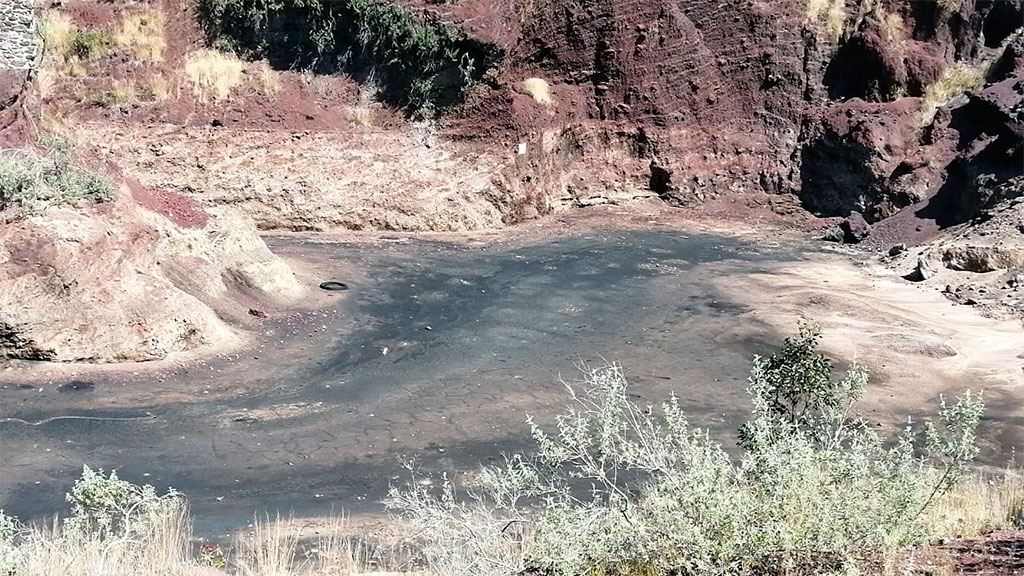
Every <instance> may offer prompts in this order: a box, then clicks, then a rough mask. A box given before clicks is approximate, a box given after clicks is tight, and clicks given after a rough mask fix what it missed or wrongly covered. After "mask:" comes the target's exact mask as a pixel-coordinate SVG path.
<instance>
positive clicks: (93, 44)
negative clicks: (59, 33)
mask: <svg viewBox="0 0 1024 576" xmlns="http://www.w3.org/2000/svg"><path fill="white" fill-rule="evenodd" d="M112 44H113V39H112V38H111V36H110V34H109V33H108V32H106V31H104V30H94V29H87V30H81V29H80V30H76V31H75V34H74V36H72V38H71V47H70V51H71V55H73V56H75V57H76V58H78V59H79V60H90V59H92V58H99V57H101V56H104V55H106V54H107V53H108V52H109V51H110V47H111V45H112Z"/></svg>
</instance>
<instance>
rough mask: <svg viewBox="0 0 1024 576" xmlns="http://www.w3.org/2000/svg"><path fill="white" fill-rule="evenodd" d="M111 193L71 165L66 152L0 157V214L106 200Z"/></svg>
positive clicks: (93, 176)
mask: <svg viewBox="0 0 1024 576" xmlns="http://www.w3.org/2000/svg"><path fill="white" fill-rule="evenodd" d="M112 197H113V190H112V188H111V186H110V183H109V182H108V181H107V179H106V178H104V177H103V176H101V175H99V174H96V173H94V172H90V171H88V170H84V169H81V168H77V167H75V166H73V165H72V163H71V157H70V155H69V154H68V153H66V151H62V150H55V151H54V152H53V153H51V154H50V155H49V156H40V155H38V154H35V153H34V152H30V151H27V150H21V151H14V152H7V153H3V154H0V210H3V209H5V208H7V207H9V206H16V207H18V208H19V209H20V211H21V213H22V215H30V214H36V213H39V212H41V211H43V210H45V209H46V208H47V207H49V206H58V205H62V204H72V205H79V204H85V203H98V202H105V201H107V200H110V199H111V198H112Z"/></svg>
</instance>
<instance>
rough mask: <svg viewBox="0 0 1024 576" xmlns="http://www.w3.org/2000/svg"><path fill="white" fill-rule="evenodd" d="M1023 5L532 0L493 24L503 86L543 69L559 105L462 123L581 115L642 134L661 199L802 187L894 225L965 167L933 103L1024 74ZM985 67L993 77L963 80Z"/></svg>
mask: <svg viewBox="0 0 1024 576" xmlns="http://www.w3.org/2000/svg"><path fill="white" fill-rule="evenodd" d="M484 4H485V3H483V2H478V3H473V2H468V3H464V4H463V5H462V6H461V7H460V8H459V9H458V10H453V11H452V14H453V15H454V16H456V17H462V18H465V19H466V21H467V22H470V21H473V19H474V16H475V15H477V14H482V13H490V12H493V11H494V10H500V8H496V7H494V6H493V5H492V4H491V3H486V6H485V5H484ZM474 5H475V6H476V8H474V7H473V6H474ZM816 5H821V6H817V7H816ZM1022 5H1024V3H1022V2H1021V1H1020V0H999V1H992V0H966V1H964V2H959V3H955V4H950V3H936V2H911V3H907V2H899V1H895V0H892V1H888V0H883V1H878V2H866V1H854V0H849V1H847V2H841V1H840V2H807V1H805V0H793V1H777V2H764V1H760V2H759V1H747V2H732V3H720V2H711V1H704V0H612V1H608V2H596V1H585V0H580V1H572V2H570V1H566V0H542V1H533V2H520V3H519V4H517V5H515V6H513V7H507V8H505V10H507V11H509V12H510V13H512V14H513V16H514V17H504V18H498V19H497V20H498V21H501V22H515V23H516V24H515V25H507V26H506V27H505V28H504V31H505V35H504V37H503V36H502V35H501V34H497V33H495V32H494V30H495V27H494V26H491V27H489V28H487V30H488V38H490V39H491V41H495V42H498V43H500V44H502V46H503V47H504V48H505V49H506V50H507V57H506V59H505V60H504V61H503V62H502V63H501V65H500V68H499V70H498V71H496V72H495V73H494V74H493V78H495V79H497V80H496V81H497V84H498V85H499V86H514V85H515V84H516V83H517V82H520V81H521V80H522V79H524V78H527V77H532V76H536V77H540V78H543V79H545V80H546V81H547V82H548V83H550V85H551V103H549V104H548V105H546V106H544V107H539V106H538V105H537V104H536V102H534V101H532V100H531V98H530V96H529V95H528V94H523V93H517V92H516V91H515V90H493V91H491V92H489V93H487V94H486V95H484V96H481V97H478V98H477V99H476V100H471V101H470V103H469V104H468V105H467V107H466V109H465V111H464V114H463V116H464V118H465V122H466V124H469V125H471V126H473V127H479V126H481V125H484V126H488V127H494V128H497V129H499V130H505V131H508V132H509V133H511V134H513V135H515V136H517V137H520V138H525V137H528V136H529V135H530V134H532V133H536V132H538V131H541V130H544V129H548V130H551V129H558V128H559V127H561V126H565V125H566V124H569V123H573V122H589V123H597V124H599V125H601V126H603V127H604V128H605V129H606V130H609V131H612V132H616V133H618V134H620V135H626V136H629V135H632V137H633V138H634V141H633V143H632V144H633V145H632V146H631V151H632V152H633V153H634V156H635V162H634V163H633V164H632V165H630V166H627V167H625V169H624V172H625V173H626V175H627V176H629V177H633V178H636V179H638V180H639V179H642V178H643V177H644V172H645V171H646V170H650V182H651V185H652V188H653V189H654V191H655V192H657V193H659V194H660V195H661V196H662V197H663V198H664V199H666V200H668V201H670V202H672V203H674V204H689V203H695V202H700V201H703V200H706V199H707V198H709V197H713V196H716V195H724V194H737V193H742V192H744V191H758V192H767V193H770V194H774V193H780V192H786V193H795V194H797V195H798V196H799V198H800V200H801V202H802V204H803V206H804V207H805V208H806V209H808V210H810V211H812V212H813V213H815V214H818V215H821V216H845V215H846V214H848V213H849V212H850V211H851V210H858V211H861V212H863V213H864V214H865V215H866V217H867V218H868V219H869V220H871V221H877V220H881V219H883V218H886V217H888V216H890V215H892V214H894V213H896V212H897V211H899V210H900V209H902V208H905V207H907V206H910V205H913V204H915V203H917V202H920V201H922V200H924V199H927V198H930V197H931V196H933V195H935V194H936V193H937V192H938V191H939V189H940V188H941V187H942V186H943V184H944V183H945V182H946V181H947V180H949V179H951V178H954V177H957V176H956V175H955V174H953V173H947V172H946V166H947V165H948V164H949V163H950V162H952V161H953V159H954V158H955V157H957V155H958V154H959V153H960V152H962V151H963V150H964V149H965V144H964V143H963V142H961V141H960V140H963V138H960V137H958V136H957V133H958V130H957V129H956V127H954V126H951V125H950V121H951V118H950V114H949V113H948V112H941V113H940V114H939V115H938V116H936V118H935V120H934V122H933V121H932V119H931V117H930V116H931V112H932V110H933V109H934V108H935V107H936V106H944V105H946V104H947V103H946V99H948V97H949V96H952V95H955V94H957V93H958V92H963V91H964V90H968V91H970V90H974V89H977V88H979V87H980V86H981V85H982V84H983V83H984V82H986V81H988V82H1000V81H1002V80H1004V79H1010V78H1018V77H1019V75H1016V73H1014V72H1007V71H1006V70H1003V71H1001V72H1000V71H998V70H996V68H995V66H994V64H993V63H994V62H995V61H996V60H997V59H998V58H999V57H1000V54H1001V53H1002V52H1003V50H1004V47H1005V45H1006V44H1007V43H1008V42H1010V41H1012V38H1013V37H1014V35H1015V34H1019V31H1018V28H1019V27H1020V26H1021V25H1022V24H1024V9H1022ZM499 28H500V27H499ZM501 38H504V40H501ZM1004 68H1005V66H1004ZM975 76H976V77H977V80H978V83H977V85H958V83H959V84H963V83H967V82H971V81H973V80H974V79H975ZM1007 81H1008V82H1009V81H1010V80H1007ZM1011 83H1012V82H1011ZM1007 90H1009V91H1012V90H1013V89H1012V86H1009V87H1008V88H1005V89H1003V92H1006V91H1007ZM977 98H980V96H978V97H975V100H976V99H977ZM1001 101H1004V102H1005V98H1003V100H1001ZM960 103H962V102H959V101H954V102H953V103H952V104H951V105H950V106H949V107H950V108H955V107H956V106H957V105H958V104H960ZM1004 108H1005V107H1004ZM967 114H975V113H974V112H968V113H967ZM957 115H958V114H956V113H954V114H953V116H957ZM961 115H962V114H961ZM1004 116H1005V115H1004ZM454 124H455V126H456V130H458V126H459V123H458V122H455V123H454ZM477 133H479V131H477ZM486 133H487V134H492V133H493V132H491V131H487V132H486ZM461 134H463V135H470V136H471V135H472V134H473V130H470V129H465V130H462V131H461ZM970 139H971V138H970V137H967V140H970ZM1004 140H1005V139H1004ZM623 141H624V142H627V143H629V138H625V139H623ZM585 146H586V144H584V147H585ZM1001 146H1003V147H1004V148H1006V147H1007V146H1009V147H1010V148H1015V146H1016V145H1015V144H1013V143H1010V144H1006V142H1004V143H1003V144H1001ZM1011 156H1012V155H1011ZM1011 160H1012V158H1011ZM1000 162H1002V164H1001V165H1002V166H1003V167H1004V168H1003V169H1001V170H1003V171H1004V172H1005V171H1006V170H1009V169H1010V166H1011V164H1008V163H1006V162H1005V161H1003V160H1000ZM970 178H974V176H970ZM971 186H974V185H973V184H972V185H971Z"/></svg>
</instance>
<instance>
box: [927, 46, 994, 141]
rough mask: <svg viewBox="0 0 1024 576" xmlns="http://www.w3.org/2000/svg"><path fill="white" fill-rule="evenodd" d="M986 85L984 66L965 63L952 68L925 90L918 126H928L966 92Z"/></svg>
mask: <svg viewBox="0 0 1024 576" xmlns="http://www.w3.org/2000/svg"><path fill="white" fill-rule="evenodd" d="M984 83H985V74H984V66H972V65H970V64H967V63H964V62H959V63H957V64H954V65H953V66H950V67H949V68H947V69H946V71H945V72H944V73H943V74H942V76H941V77H940V78H939V79H938V80H936V81H935V82H933V83H932V84H931V85H930V86H928V87H927V88H925V90H924V96H923V97H922V99H921V112H920V119H919V120H918V125H920V126H926V125H928V124H929V123H931V121H932V118H934V117H935V112H936V111H938V109H939V108H941V107H942V106H945V105H946V104H947V103H949V101H951V100H953V99H954V98H956V97H957V96H960V95H962V94H964V93H965V92H968V91H970V90H976V89H978V88H980V87H981V86H982V85H983V84H984Z"/></svg>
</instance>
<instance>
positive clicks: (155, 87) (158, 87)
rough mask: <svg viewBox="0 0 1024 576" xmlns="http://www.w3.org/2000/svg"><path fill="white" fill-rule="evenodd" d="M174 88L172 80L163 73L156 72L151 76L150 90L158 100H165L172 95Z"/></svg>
mask: <svg viewBox="0 0 1024 576" xmlns="http://www.w3.org/2000/svg"><path fill="white" fill-rule="evenodd" d="M172 91H173V88H172V86H171V81H170V80H168V79H167V77H166V76H164V75H163V74H154V75H153V76H150V78H149V92H150V94H152V96H153V100H156V101H157V102H163V101H164V100H167V99H169V98H170V97H171V93H172Z"/></svg>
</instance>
